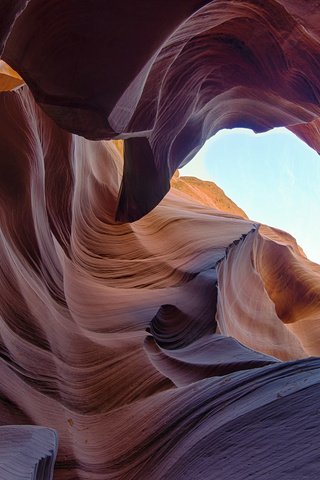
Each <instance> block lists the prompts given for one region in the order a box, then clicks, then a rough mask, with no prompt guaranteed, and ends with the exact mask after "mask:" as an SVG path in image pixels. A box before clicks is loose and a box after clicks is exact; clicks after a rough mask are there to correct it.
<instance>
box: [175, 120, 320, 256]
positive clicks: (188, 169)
mask: <svg viewBox="0 0 320 480" xmlns="http://www.w3.org/2000/svg"><path fill="white" fill-rule="evenodd" d="M180 175H181V176H193V177H197V178H200V179H201V180H206V181H212V182H215V183H216V184H217V185H218V186H219V187H220V188H222V189H223V190H224V192H225V194H226V195H227V196H228V197H230V198H231V199H232V200H233V201H234V202H235V203H236V204H237V205H238V207H240V208H241V209H243V210H244V212H245V213H246V214H247V215H248V217H249V218H251V219H253V220H256V221H257V222H261V223H264V224H267V225H271V226H274V227H277V228H279V229H281V230H285V231H287V232H289V233H290V234H291V235H293V236H294V237H295V238H296V240H297V242H298V244H299V245H300V246H301V247H302V249H303V250H304V252H305V254H306V256H307V257H308V258H309V259H310V260H312V261H314V262H316V263H320V248H319V243H320V234H319V231H318V228H317V219H318V218H319V217H320V193H319V188H318V187H319V184H320V161H319V155H318V153H317V152H316V151H315V150H313V149H312V148H310V147H309V146H308V145H307V144H306V143H305V142H303V141H302V140H301V139H299V138H298V137H297V136H296V135H294V134H293V133H292V132H290V131H289V130H288V129H286V128H275V129H273V130H271V131H269V132H266V133H261V134H255V133H254V132H253V131H252V130H249V129H244V128H235V129H232V130H227V129H224V130H221V131H220V132H218V133H217V134H216V135H215V136H214V137H212V138H210V139H209V140H208V141H207V142H206V143H205V145H204V146H203V147H202V149H201V150H200V151H199V152H198V153H197V155H196V156H195V157H194V158H193V160H192V161H191V162H190V163H189V164H188V165H186V166H185V167H183V168H182V169H181V170H180Z"/></svg>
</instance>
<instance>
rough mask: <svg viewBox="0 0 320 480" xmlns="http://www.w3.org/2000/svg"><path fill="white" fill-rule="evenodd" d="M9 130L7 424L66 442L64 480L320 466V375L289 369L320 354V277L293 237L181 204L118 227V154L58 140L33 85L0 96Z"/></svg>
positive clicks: (61, 461) (5, 172) (60, 463)
mask: <svg viewBox="0 0 320 480" xmlns="http://www.w3.org/2000/svg"><path fill="white" fill-rule="evenodd" d="M0 116H1V118H2V120H3V124H2V125H3V126H2V128H1V130H0V151H1V152H2V153H1V155H0V158H1V165H0V169H1V175H0V178H1V218H2V233H1V259H2V262H1V285H2V289H1V296H2V298H1V306H2V312H1V343H0V347H1V402H0V418H1V423H2V424H4V425H10V424H20V425H23V424H27V425H28V424H29V425H30V424H33V425H44V426H46V427H49V428H53V429H55V430H56V431H57V432H58V433H59V438H60V447H59V451H58V456H57V462H56V471H55V478H57V479H75V478H79V479H87V480H89V479H90V480H92V479H101V478H103V479H105V478H110V479H129V478H130V479H132V478H140V479H141V478H142V479H149V478H152V479H165V478H174V479H180V478H181V479H182V478H190V479H193V478H214V477H216V476H217V475H220V477H221V478H228V479H229V478H232V477H233V476H237V478H247V477H248V475H249V474H252V475H254V474H255V472H257V471H259V472H260V474H261V476H260V478H270V477H268V475H269V472H271V473H270V475H272V476H273V478H274V476H277V475H278V476H281V478H285V479H289V478H290V480H291V479H292V478H297V479H298V478H299V480H300V478H301V476H300V477H299V475H301V472H305V471H306V470H305V469H306V462H307V463H308V462H309V461H310V462H311V466H310V467H308V468H310V469H312V468H315V467H314V462H315V459H314V455H315V453H314V448H313V445H315V444H316V443H315V442H316V441H317V435H318V433H317V432H319V431H320V430H319V428H318V425H317V424H316V422H314V415H315V413H316V412H315V411H316V401H315V400H314V399H315V397H316V396H318V394H319V380H320V373H319V371H320V370H319V361H318V360H301V361H294V362H292V363H289V364H286V363H282V362H280V361H279V359H297V358H302V357H304V356H307V355H308V353H309V352H310V351H311V349H312V348H315V349H316V348H317V342H316V345H314V346H312V345H311V343H310V342H311V340H312V339H314V338H315V337H316V335H315V333H316V318H317V315H319V304H318V303H317V302H315V303H314V304H313V308H310V296H311V295H313V294H314V295H315V297H314V298H318V297H317V295H318V293H317V290H316V287H315V284H316V281H318V276H319V267H318V266H316V265H314V264H311V263H310V262H309V261H308V260H306V259H305V258H304V257H302V256H301V255H300V253H299V250H298V248H297V247H296V246H295V244H294V242H293V240H292V239H291V240H290V237H289V236H288V235H287V234H282V233H281V232H280V231H276V230H271V229H269V230H268V229H267V228H266V227H265V233H264V234H263V233H259V232H258V231H257V230H256V228H257V225H255V224H253V223H252V222H250V221H247V220H243V219H240V218H239V217H233V216H232V215H230V214H226V213H223V212H220V211H219V210H214V209H212V208H209V207H206V206H201V205H200V204H199V203H198V204H196V203H193V202H192V201H191V200H187V199H186V197H185V196H182V197H180V196H179V193H178V192H175V193H173V192H172V193H169V194H168V195H167V196H166V198H165V199H164V200H163V202H162V203H161V204H160V205H159V206H158V207H157V208H155V209H154V210H153V211H152V212H151V213H150V214H149V215H147V216H146V217H144V218H143V219H141V220H140V221H138V222H136V223H134V224H118V223H115V221H114V220H113V219H114V214H115V211H116V207H117V193H118V189H119V187H120V183H121V169H122V165H123V161H122V158H121V155H120V154H119V151H118V148H116V147H115V146H114V145H113V144H112V143H111V142H91V141H88V140H85V139H83V138H81V137H78V136H75V135H72V134H69V133H66V132H65V131H63V130H61V129H60V128H59V127H57V126H56V125H55V124H54V123H53V121H52V120H50V119H49V118H48V117H47V116H46V115H45V114H44V113H42V111H41V110H40V109H39V107H38V106H37V105H36V104H35V102H34V100H33V97H32V95H31V94H30V92H29V90H28V88H27V87H22V88H21V89H19V90H17V91H15V92H8V93H2V94H1V96H0ZM17 138H19V142H17V141H16V139H17ZM120 148H121V146H120ZM268 235H269V236H268ZM240 238H241V240H240V242H239V239H240ZM281 242H282V243H281ZM230 244H233V246H232V247H229V245H230ZM279 249H280V253H279V258H280V259H283V262H285V268H286V270H287V275H288V284H287V288H288V289H289V291H290V289H291V287H292V283H291V279H290V275H291V274H292V276H293V277H297V278H300V279H301V281H300V283H301V282H302V283H301V285H303V288H304V290H303V292H304V294H303V295H302V296H301V297H299V302H298V300H297V302H296V303H292V305H291V307H292V309H291V312H289V313H287V315H289V317H288V316H286V315H285V314H284V312H283V307H284V305H285V302H284V299H285V298H286V297H287V296H288V295H289V292H279V291H278V289H274V290H272V288H271V286H272V285H274V282H275V281H276V280H277V278H278V277H277V275H278V273H277V270H275V268H276V267H275V265H277V264H278V263H276V264H275V265H274V263H273V262H271V260H270V258H274V255H275V254H277V252H278V250H279ZM246 252H247V253H246ZM284 252H286V253H285V254H284ZM246 255H247V256H248V258H247V257H246ZM290 256H291V257H292V258H293V259H294V260H292V261H291V260H290V258H291V257H290ZM269 257H270V258H269ZM251 258H254V263H253V264H252V263H251V262H252V260H250V259H251ZM217 263H218V268H217V270H216V266H217ZM279 268H280V271H282V270H281V269H282V264H280V266H279ZM246 269H247V270H248V271H247V270H246ZM297 269H300V270H301V269H302V270H303V272H304V275H302V274H301V275H300V274H299V272H298V273H297ZM311 273H312V275H313V277H312V276H310V275H311ZM228 275H229V276H228ZM252 277H253V278H252ZM304 278H305V280H303V279H304ZM217 280H218V295H217V289H216V284H217ZM279 281H281V279H280V280H279ZM259 285H261V287H259ZM281 285H283V282H282V283H281ZM233 286H234V287H233ZM233 288H235V289H236V290H235V291H234V290H233ZM254 288H257V289H258V291H257V292H255V291H254V290H253V289H254ZM259 288H260V290H259ZM246 289H247V290H246ZM279 293H282V295H280V296H279ZM248 296H249V297H250V298H251V299H252V301H253V299H256V303H253V304H250V303H248ZM292 296H293V297H295V291H294V292H293V293H292ZM273 302H274V303H273ZM255 305H259V307H256V306H255ZM273 305H274V306H273ZM272 306H273V310H272ZM244 308H245V309H246V310H247V314H246V315H245V314H244V313H243V309H244ZM269 310H270V311H272V315H271V314H270V315H268V314H267V313H268V312H269ZM216 312H217V321H218V325H219V330H217V332H218V331H220V333H224V334H227V335H230V334H231V335H232V336H234V337H236V338H238V339H240V340H241V342H242V343H244V344H246V345H248V346H249V347H253V348H254V349H258V350H260V351H261V352H265V353H264V354H262V353H257V352H254V351H252V350H250V349H248V348H246V347H244V346H243V345H241V344H239V343H238V342H237V341H235V340H232V339H230V338H228V337H225V336H223V335H219V334H217V333H215V332H216V321H215V315H216ZM259 312H265V314H264V316H263V315H262V317H261V315H260V316H259ZM295 315H296V316H295ZM288 322H291V323H290V324H289V323H288ZM305 323H307V325H308V326H307V328H308V330H309V331H310V332H311V333H310V336H308V335H307V337H306V333H305V330H304V328H303V327H302V326H303V325H304V324H305ZM312 328H313V329H314V330H312ZM146 329H147V331H148V332H149V334H148V333H147V332H146ZM244 331H245V332H246V334H245V335H243V332H244ZM274 344H276V345H278V346H277V347H274ZM314 351H315V350H314ZM314 351H312V352H311V353H314ZM270 355H271V356H270ZM275 357H277V358H275ZM305 372H307V373H305ZM308 372H309V373H308ZM257 384H259V388H257ZM270 385H271V386H270ZM244 397H245V398H246V400H245V401H244V400H243V398H244ZM292 403H293V404H294V406H295V408H294V409H293V408H292V406H290V408H288V405H292ZM288 410H290V415H289V414H288ZM313 410H314V411H313ZM274 416H277V418H278V420H279V421H277V422H276V423H275V422H273V421H272V420H271V419H272V418H273V417H274ZM307 419H309V420H307ZM306 421H307V422H309V423H307V424H308V425H309V424H310V425H312V426H314V428H315V430H314V431H313V430H309V429H308V428H305V427H306V423H305V422H306ZM240 432H242V433H240ZM262 432H263V433H262ZM293 432H294V434H293ZM239 435H240V436H239ZM296 435H300V438H301V439H302V440H301V444H302V445H303V449H302V450H301V444H300V447H299V452H300V454H301V455H300V456H297V455H296V450H295V445H296V440H295V439H296ZM275 437H276V438H277V439H278V440H277V442H278V443H276V444H273V445H274V446H273V447H272V448H273V449H274V451H273V450H272V452H273V462H272V465H270V462H269V457H268V456H266V454H265V453H263V452H264V447H263V445H264V446H266V445H267V446H268V449H269V450H270V439H274V438H275ZM240 438H241V439H242V440H241V441H243V439H244V438H245V439H247V440H246V441H245V442H244V443H243V444H242V443H241V441H240ZM235 439H238V440H237V441H236V442H235ZM240 444H241V448H240V449H239V445H240ZM279 444H282V445H286V450H285V451H284V450H283V449H282V448H280V447H279ZM217 445H219V447H218V448H217ZM253 446H254V447H253ZM265 448H266V447H265ZM290 449H291V450H290ZM269 450H268V451H269ZM288 450H289V451H292V456H291V455H289V456H288V455H287V454H286V456H285V461H284V460H283V455H285V452H287V451H288ZM246 452H247V453H246ZM268 455H269V454H268ZM226 458H229V459H230V458H232V459H233V461H232V462H230V460H228V461H227V462H226V460H225V459H226ZM253 459H254V461H253ZM312 462H313V463H312ZM293 464H294V469H293ZM239 465H240V466H239ZM295 475H296V476H295ZM271 478H272V477H271ZM310 478H311V477H310Z"/></svg>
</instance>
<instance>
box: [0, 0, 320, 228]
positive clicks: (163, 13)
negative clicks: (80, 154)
mask: <svg viewBox="0 0 320 480" xmlns="http://www.w3.org/2000/svg"><path fill="white" fill-rule="evenodd" d="M5 3H8V2H5ZM9 3H10V7H8V8H7V10H5V9H3V19H4V22H3V24H4V25H5V28H4V31H3V33H2V37H3V44H4V51H3V58H4V60H5V61H7V62H8V63H9V65H11V66H12V67H13V68H14V69H15V70H17V72H19V74H20V75H21V76H22V77H23V78H24V79H25V80H26V82H27V83H28V85H29V86H30V88H31V90H32V93H33V94H34V96H35V98H36V100H37V101H38V102H39V104H40V105H41V106H42V108H43V109H44V110H45V111H46V112H47V113H48V114H49V115H50V116H51V117H52V118H54V119H55V120H56V122H57V123H58V124H59V125H60V126H62V127H64V128H66V129H67V130H69V131H72V132H74V133H77V134H80V135H83V136H85V137H88V138H92V139H97V138H107V139H111V138H116V137H119V136H120V137H121V138H126V139H128V140H127V141H126V144H127V145H126V148H125V152H126V153H125V171H124V179H123V184H122V189H121V195H120V201H119V205H118V209H117V216H118V218H119V219H121V220H136V219H138V218H140V217H141V216H143V215H144V214H146V213H147V212H149V211H150V210H151V209H152V208H153V207H154V206H155V205H156V204H158V203H159V201H160V200H161V199H162V198H163V197H164V195H165V194H166V193H167V191H168V190H169V186H170V183H169V181H170V177H171V176H172V175H173V173H174V172H175V170H176V169H177V168H178V167H179V166H181V165H183V164H185V163H186V162H188V161H189V160H190V159H191V158H192V157H193V155H194V154H195V153H196V151H197V150H198V149H199V148H200V147H201V145H202V144H203V143H204V142H205V140H206V139H207V138H208V137H210V136H211V135H213V134H214V133H215V132H217V131H218V130H219V129H221V128H228V127H229V128H231V127H235V126H243V127H250V128H253V129H254V130H256V131H265V130H268V129H270V128H272V127H275V126H288V127H290V128H292V129H293V131H296V132H297V133H298V134H299V135H300V136H301V137H303V138H305V139H307V141H308V143H309V144H310V145H311V146H312V147H314V148H316V149H318V147H319V145H318V136H315V134H314V122H316V121H317V119H318V117H319V114H320V106H319V88H320V84H319V75H318V72H319V67H320V64H319V27H318V26H317V18H318V17H319V13H318V10H319V8H318V2H317V1H316V0H310V1H308V6H307V7H306V8H305V7H304V6H303V7H301V2H300V1H298V0H296V1H293V2H291V1H290V2H289V1H286V0H278V1H275V0H266V1H264V2H262V1H261V0H246V1H241V2H239V1H237V0H232V1H228V2H226V1H225V0H216V1H210V0H202V1H199V0H176V1H175V2H166V5H165V8H164V5H163V2H162V1H159V0H155V1H153V2H152V4H151V3H149V2H143V3H141V1H140V0H133V1H131V2H120V3H119V2H113V1H112V2H111V3H110V2H109V3H110V4H109V5H108V8H106V6H105V2H103V0H93V1H91V2H89V3H88V2H87V0H72V1H69V2H64V3H63V4H61V2H58V1H57V0H48V1H46V2H45V4H44V3H43V1H42V0H30V1H29V2H27V1H26V0H25V1H22V0H10V2H9ZM17 15H18V16H17ZM311 18H312V20H311ZM53 25H54V28H53ZM141 25H147V26H148V28H145V29H142V28H141ZM106 26H107V28H106ZM34 32H37V35H35V34H34ZM9 33H10V34H9ZM0 37H1V30H0ZM48 52H50V55H48ZM124 58H125V61H124ZM111 71H112V73H111ZM141 171H144V172H145V174H146V177H145V178H148V181H145V180H142V179H141V176H140V174H139V172H141Z"/></svg>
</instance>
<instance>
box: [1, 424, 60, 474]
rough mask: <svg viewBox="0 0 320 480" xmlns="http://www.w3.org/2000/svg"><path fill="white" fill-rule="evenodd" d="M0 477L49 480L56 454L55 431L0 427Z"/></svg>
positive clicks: (25, 427)
mask: <svg viewBox="0 0 320 480" xmlns="http://www.w3.org/2000/svg"><path fill="white" fill-rule="evenodd" d="M0 434H1V435H0V478H1V479H6V480H17V479H18V478H23V479H25V480H47V479H49V480H51V479H52V476H53V466H54V462H55V458H56V454H57V448H58V440H57V434H56V432H55V431H53V430H50V429H49V428H42V427H34V426H22V425H20V426H10V427H0Z"/></svg>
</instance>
